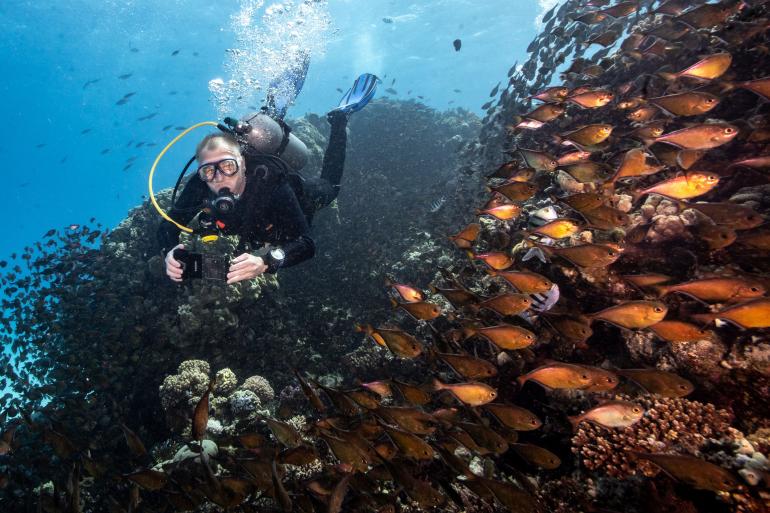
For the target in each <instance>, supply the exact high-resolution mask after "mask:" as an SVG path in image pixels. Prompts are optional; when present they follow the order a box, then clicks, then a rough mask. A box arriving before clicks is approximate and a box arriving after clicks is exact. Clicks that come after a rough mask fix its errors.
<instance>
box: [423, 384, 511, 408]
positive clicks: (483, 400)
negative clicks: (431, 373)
mask: <svg viewBox="0 0 770 513" xmlns="http://www.w3.org/2000/svg"><path fill="white" fill-rule="evenodd" d="M433 389H434V390H436V391H441V390H449V391H450V392H452V395H454V396H455V397H456V398H457V399H458V400H459V401H460V402H462V403H465V404H467V405H469V406H481V405H482V404H487V403H490V402H492V401H494V400H495V398H496V397H497V391H496V390H495V389H494V388H492V387H490V386H489V385H486V384H484V383H478V382H475V381H470V382H468V383H455V384H447V383H442V382H441V381H439V380H438V379H436V378H434V379H433Z"/></svg>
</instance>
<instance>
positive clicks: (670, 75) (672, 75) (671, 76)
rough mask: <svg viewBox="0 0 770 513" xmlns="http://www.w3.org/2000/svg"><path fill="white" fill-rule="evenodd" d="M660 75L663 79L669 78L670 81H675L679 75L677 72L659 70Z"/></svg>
mask: <svg viewBox="0 0 770 513" xmlns="http://www.w3.org/2000/svg"><path fill="white" fill-rule="evenodd" d="M658 76H659V77H660V78H662V79H663V80H668V81H669V82H673V81H674V80H676V77H677V75H676V73H668V72H665V71H659V72H658Z"/></svg>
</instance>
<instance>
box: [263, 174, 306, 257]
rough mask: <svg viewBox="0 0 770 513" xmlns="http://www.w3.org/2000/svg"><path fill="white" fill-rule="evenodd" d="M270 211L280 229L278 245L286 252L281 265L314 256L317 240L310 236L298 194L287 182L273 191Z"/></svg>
mask: <svg viewBox="0 0 770 513" xmlns="http://www.w3.org/2000/svg"><path fill="white" fill-rule="evenodd" d="M270 211H271V212H272V214H273V216H274V217H273V218H274V219H275V225H276V227H277V228H278V229H279V231H280V240H279V241H278V247H280V248H281V249H282V250H283V252H284V254H285V258H284V261H283V263H282V264H281V267H291V266H293V265H297V264H299V263H300V262H304V261H305V260H308V259H310V258H313V256H314V255H315V242H313V239H312V237H310V226H308V224H307V219H306V218H305V214H304V213H303V212H302V208H300V206H299V201H297V196H295V194H294V191H293V190H292V188H291V187H290V186H289V184H288V183H287V182H283V183H282V184H281V185H279V186H278V187H276V189H275V190H274V191H273V194H272V197H271V201H270ZM275 271H277V269H269V270H268V272H275Z"/></svg>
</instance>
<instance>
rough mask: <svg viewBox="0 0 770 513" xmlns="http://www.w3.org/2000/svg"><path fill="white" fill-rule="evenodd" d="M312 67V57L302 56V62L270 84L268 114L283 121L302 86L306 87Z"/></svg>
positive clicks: (266, 101) (267, 103)
mask: <svg viewBox="0 0 770 513" xmlns="http://www.w3.org/2000/svg"><path fill="white" fill-rule="evenodd" d="M309 66H310V56H309V55H307V54H303V55H302V60H301V61H300V62H298V63H296V65H294V66H291V67H290V68H288V69H287V70H285V71H284V72H283V73H281V74H280V75H279V76H278V77H276V78H275V79H273V80H272V81H271V82H270V85H269V86H268V87H267V98H266V100H265V107H266V108H267V113H268V114H270V115H271V116H272V117H274V118H278V119H283V118H284V117H285V116H286V111H287V110H289V107H290V106H291V104H292V103H293V102H294V100H296V99H297V96H299V93H300V91H302V86H303V85H305V77H307V70H308V67H309Z"/></svg>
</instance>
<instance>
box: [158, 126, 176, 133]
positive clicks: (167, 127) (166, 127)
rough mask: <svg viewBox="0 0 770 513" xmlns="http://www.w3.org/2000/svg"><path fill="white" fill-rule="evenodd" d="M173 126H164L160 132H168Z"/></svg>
mask: <svg viewBox="0 0 770 513" xmlns="http://www.w3.org/2000/svg"><path fill="white" fill-rule="evenodd" d="M173 126H174V125H166V126H164V127H163V128H162V129H161V130H162V131H163V132H165V131H166V130H168V129H169V128H171V127H173Z"/></svg>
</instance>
